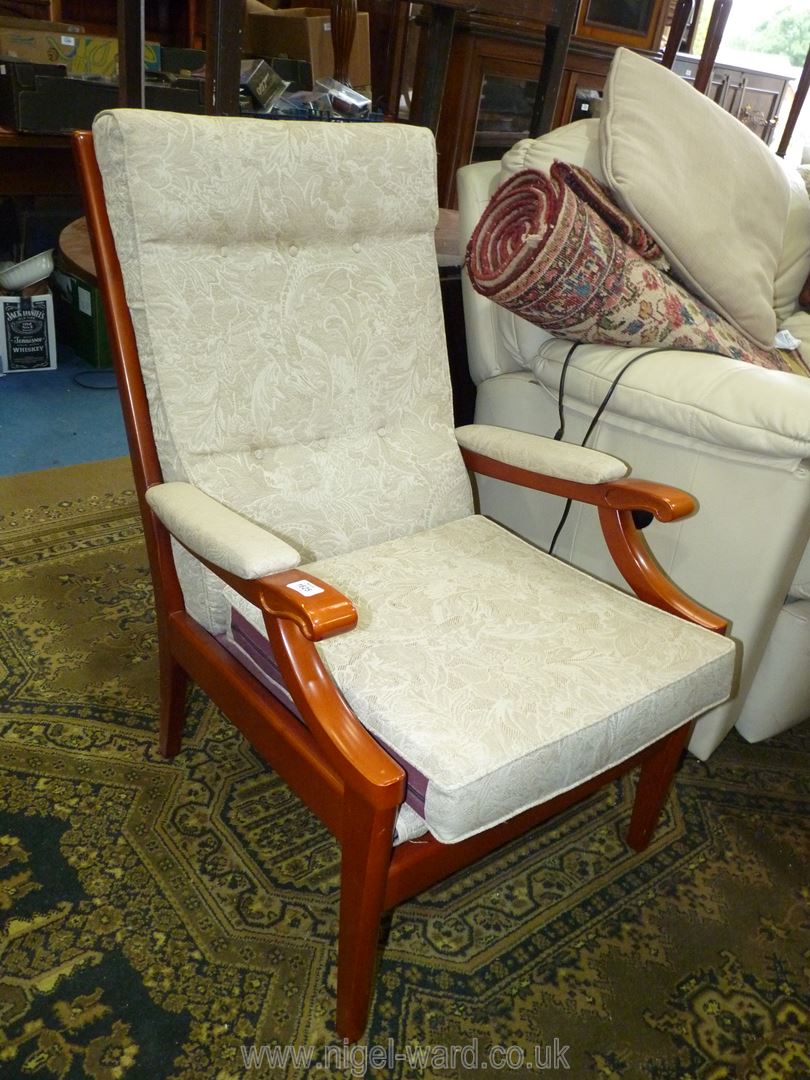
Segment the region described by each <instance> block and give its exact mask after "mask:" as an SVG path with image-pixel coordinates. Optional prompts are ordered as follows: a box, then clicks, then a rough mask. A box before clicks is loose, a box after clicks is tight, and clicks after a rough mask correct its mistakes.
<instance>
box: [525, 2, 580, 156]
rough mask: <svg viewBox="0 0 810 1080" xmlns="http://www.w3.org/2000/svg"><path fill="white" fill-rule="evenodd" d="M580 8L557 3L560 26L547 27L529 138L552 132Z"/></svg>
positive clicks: (575, 5)
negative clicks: (567, 57)
mask: <svg viewBox="0 0 810 1080" xmlns="http://www.w3.org/2000/svg"><path fill="white" fill-rule="evenodd" d="M578 7H579V4H578V2H577V0H557V24H556V26H555V25H551V24H550V25H548V26H546V44H545V48H544V49H543V63H542V65H541V66H540V75H539V78H538V80H537V93H536V95H535V99H534V108H533V110H532V121H531V124H530V125H529V136H530V137H531V138H532V139H536V138H537V136H538V135H544V134H545V133H546V132H547V131H551V128H552V127H553V125H554V113H555V111H556V108H557V97H558V96H559V93H560V83H561V82H562V75H563V70H564V69H565V58H566V56H567V55H568V47H569V45H570V43H571V33H572V32H573V29H574V19H575V18H576V16H577V8H578Z"/></svg>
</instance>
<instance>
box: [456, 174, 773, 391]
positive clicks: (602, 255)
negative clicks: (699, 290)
mask: <svg viewBox="0 0 810 1080" xmlns="http://www.w3.org/2000/svg"><path fill="white" fill-rule="evenodd" d="M662 265H665V263H664V258H663V255H662V253H661V250H660V248H658V245H657V244H656V242H655V241H654V239H653V238H652V237H651V236H650V235H649V233H647V232H646V230H644V229H643V228H642V226H641V225H639V224H638V222H636V221H634V219H633V218H631V217H629V215H627V214H625V213H624V212H623V211H622V210H621V209H620V208H619V207H618V206H617V205H616V204H615V203H614V202H613V200H612V199H611V197H610V194H609V192H608V191H607V189H605V188H604V187H602V185H601V184H600V183H599V182H598V181H597V180H596V179H595V178H594V177H593V176H591V175H590V173H588V172H587V171H586V170H584V169H579V168H576V167H573V166H570V165H566V164H565V163H563V162H560V161H555V162H554V164H553V165H552V166H551V170H550V174H549V175H546V174H545V173H542V172H539V171H537V170H535V169H525V170H523V171H522V172H519V173H516V174H515V175H514V176H512V177H510V178H509V179H508V180H506V182H505V183H503V184H502V185H501V186H500V187H499V188H498V190H497V191H496V192H495V193H494V195H493V196H492V198H491V200H490V202H489V204H488V206H487V207H486V209H485V210H484V213H483V215H482V217H481V220H480V221H479V222H478V224H477V225H476V227H475V230H474V232H473V234H472V236H471V237H470V242H469V244H468V246H467V254H466V266H467V271H468V273H469V275H470V280H471V282H472V284H473V286H474V288H475V289H476V290H477V291H478V292H479V293H481V294H482V295H483V296H486V297H488V298H489V299H490V300H494V301H495V302H496V303H498V304H501V305H503V306H504V307H506V308H508V309H509V310H510V311H513V312H514V313H515V314H516V315H520V316H522V317H523V318H525V319H528V320H529V322H533V323H535V324H536V325H538V326H541V327H542V328H543V329H544V330H547V331H548V332H549V333H551V334H555V335H557V336H559V337H564V338H567V339H568V340H571V341H583V342H590V343H594V344H605V345H629V346H643V347H656V346H662V347H666V348H674V349H693V350H698V351H706V352H713V353H721V354H723V355H726V356H733V357H736V358H738V359H740V360H746V361H748V362H749V363H752V364H757V365H759V366H760V367H770V368H775V369H777V370H782V371H786V370H789V368H788V366H787V364H786V362H785V360H784V359H783V358H782V357H781V356H780V354H779V353H778V352H777V351H776V350H775V349H764V348H762V347H760V346H759V345H756V344H755V343H754V342H752V341H750V340H749V339H748V338H746V337H745V336H744V335H743V334H742V333H741V332H740V331H738V330H736V329H735V328H734V327H733V326H731V325H730V324H729V323H728V322H726V320H725V319H723V318H722V316H720V315H718V314H717V312H716V311H712V309H711V308H709V307H707V306H706V305H705V304H703V303H702V302H701V301H700V300H698V299H696V298H695V297H694V296H692V295H691V294H690V293H689V292H687V291H686V289H684V288H683V287H682V286H681V285H679V284H678V283H677V282H676V281H674V280H673V279H672V278H671V277H669V276H668V275H667V274H666V273H664V271H663V270H662V269H661V267H662Z"/></svg>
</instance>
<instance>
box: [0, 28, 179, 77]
mask: <svg viewBox="0 0 810 1080" xmlns="http://www.w3.org/2000/svg"><path fill="white" fill-rule="evenodd" d="M0 56H4V57H8V58H9V59H13V60H27V61H29V62H30V63H33V64H64V66H65V68H66V69H67V72H68V74H69V75H96V76H99V77H101V78H105V79H114V78H116V77H117V75H118V38H113V37H99V36H98V35H96V34H65V33H61V32H58V31H53V30H38V29H37V30H4V29H2V28H0ZM144 64H145V66H146V68H147V69H148V70H149V71H160V45H158V44H156V43H155V42H152V41H147V42H146V44H145V45H144Z"/></svg>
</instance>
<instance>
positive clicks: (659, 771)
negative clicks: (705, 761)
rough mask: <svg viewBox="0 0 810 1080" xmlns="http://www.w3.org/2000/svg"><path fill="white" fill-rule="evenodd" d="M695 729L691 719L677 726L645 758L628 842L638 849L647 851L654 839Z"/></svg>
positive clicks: (634, 803)
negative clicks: (659, 819) (656, 827)
mask: <svg viewBox="0 0 810 1080" xmlns="http://www.w3.org/2000/svg"><path fill="white" fill-rule="evenodd" d="M691 731H692V722H691V721H689V723H686V724H683V725H682V726H681V727H679V728H676V729H675V730H674V731H672V732H670V734H669V735H667V736H665V737H664V738H663V739H660V740H659V741H658V742H657V743H656V744H655V746H654V747H653V749H652V752H651V753H650V755H649V756H648V757H646V758H645V759H644V761H643V762H642V765H641V771H640V773H639V777H638V786H637V787H636V798H635V801H634V802H633V814H632V816H631V818H630V828H629V829H628V830H627V843H628V844H629V845H630V847H631V848H633V849H634V850H635V851H643V850H644V849H645V848H646V846H647V844H649V842H650V837H651V836H652V834H653V832H654V830H655V826H656V825H657V823H658V818H659V816H660V814H661V811H662V809H663V807H664V803H665V802H666V800H667V795H668V794H669V789H670V787H671V786H672V781H673V779H674V778H675V770H676V769H677V767H678V762H679V761H680V760H681V754H682V753H683V750H684V747H685V746H686V742H687V740H688V738H689V735H690V733H691Z"/></svg>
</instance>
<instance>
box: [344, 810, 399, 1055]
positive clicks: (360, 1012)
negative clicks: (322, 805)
mask: <svg viewBox="0 0 810 1080" xmlns="http://www.w3.org/2000/svg"><path fill="white" fill-rule="evenodd" d="M396 812H397V810H396V807H394V808H388V809H382V810H380V809H378V808H375V807H373V806H371V805H369V804H368V803H364V802H362V801H361V800H360V799H359V798H358V796H357V795H355V794H354V793H353V792H349V791H347V792H346V795H345V801H344V828H343V838H342V843H341V870H340V931H339V936H338V978H337V1031H338V1035H340V1036H341V1037H342V1038H344V1039H349V1040H350V1041H351V1042H356V1041H357V1040H358V1039H359V1038H360V1037H361V1036H362V1034H363V1032H364V1031H365V1027H366V1023H367V1020H368V1010H369V1005H370V1003H371V987H372V982H373V979H374V969H375V966H376V960H377V949H378V941H379V934H380V921H381V918H382V913H383V901H384V899H385V886H386V881H387V878H388V867H389V864H390V862H391V851H392V844H393V840H392V837H393V830H394V822H395V819H396Z"/></svg>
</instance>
